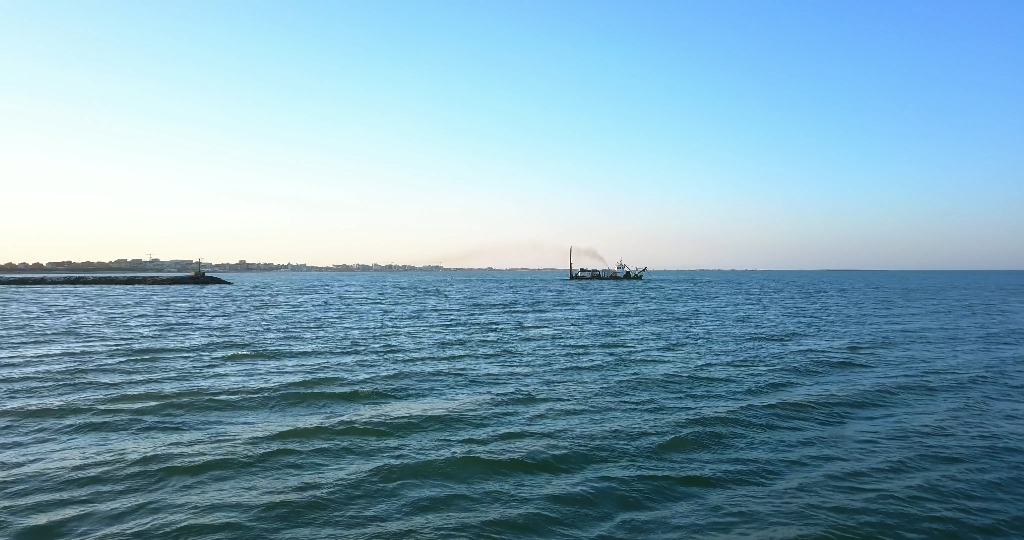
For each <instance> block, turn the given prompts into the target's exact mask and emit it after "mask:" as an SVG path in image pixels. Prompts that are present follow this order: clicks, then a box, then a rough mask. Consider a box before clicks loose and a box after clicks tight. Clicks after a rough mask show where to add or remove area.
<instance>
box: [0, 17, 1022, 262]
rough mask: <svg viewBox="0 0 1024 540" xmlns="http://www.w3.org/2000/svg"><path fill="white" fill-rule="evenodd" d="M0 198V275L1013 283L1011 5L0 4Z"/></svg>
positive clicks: (1017, 27) (1018, 65)
mask: <svg viewBox="0 0 1024 540" xmlns="http://www.w3.org/2000/svg"><path fill="white" fill-rule="evenodd" d="M0 193H2V195H0V230H2V231H4V232H3V233H0V262H6V261H14V262H21V261H22V260H26V261H34V260H41V261H44V262H45V261H47V260H62V259H68V258H71V259H75V260H86V259H90V260H94V259H111V258H120V257H141V256H143V255H144V254H145V253H153V254H154V256H158V257H163V258H179V257H180V258H195V257H198V256H203V257H204V258H207V259H213V260H234V259H241V258H244V259H248V260H272V261H276V262H288V261H291V262H298V261H303V262H310V263H321V264H326V263H341V262H355V261H361V262H382V263H384V262H392V261H393V262H405V263H430V262H434V263H436V262H444V263H445V264H448V265H461V264H474V265H477V264H479V265H491V264H493V265H498V266H506V265H512V266H519V265H544V266H548V265H552V266H553V265H559V264H562V265H564V264H565V261H563V259H564V254H563V253H564V249H563V248H567V247H568V245H570V244H575V245H583V246H590V247H593V248H596V249H598V250H599V251H601V252H602V253H603V254H604V255H605V256H606V257H608V258H617V257H619V256H624V257H625V258H626V259H627V262H630V261H632V262H634V263H639V264H645V265H650V266H657V267H672V268H693V267H726V268H728V267H757V268H823V267H844V268H849V267H856V268H1024V3H1022V2H1019V1H1012V2H977V1H972V2H966V1H965V2H894V1H885V2H844V3H840V2H817V1H815V2H710V1H708V2H592V1H588V2H547V1H545V2H478V1H472V2H470V1H467V2H442V1H436V2H435V1H427V2H423V1H416V2H287V3H286V2H268V3H258V2H66V3H65V2H49V1H39V2H29V1H22V2H5V3H2V4H0ZM15 231H17V232H16V233H15Z"/></svg>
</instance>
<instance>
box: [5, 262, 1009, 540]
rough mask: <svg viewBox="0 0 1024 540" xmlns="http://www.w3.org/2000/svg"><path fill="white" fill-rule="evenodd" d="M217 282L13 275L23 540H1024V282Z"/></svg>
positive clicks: (16, 461)
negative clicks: (41, 283)
mask: <svg viewBox="0 0 1024 540" xmlns="http://www.w3.org/2000/svg"><path fill="white" fill-rule="evenodd" d="M224 277H226V278H228V279H229V280H232V281H234V282H235V284H234V285H232V286H210V287H187V286H179V287H158V286H153V287H146V286H140V287H118V286H89V287H0V537H2V538H13V539H27V538H39V539H51V538H76V539H79V538H81V539H120V538H161V539H163V538H171V539H173V538H189V539H193V538H197V539H213V538H279V539H286V538H288V539H291V538H295V539H299V538H379V539H384V538H733V537H751V538H808V539H809V538H1021V537H1024V272H654V273H650V274H648V276H647V277H646V279H645V280H644V281H642V282H570V281H568V280H566V279H564V277H565V276H564V275H563V273H560V272H480V273H473V272H438V273H372V274H371V273H364V274H333V273H332V274H291V273H277V274H225V275H224Z"/></svg>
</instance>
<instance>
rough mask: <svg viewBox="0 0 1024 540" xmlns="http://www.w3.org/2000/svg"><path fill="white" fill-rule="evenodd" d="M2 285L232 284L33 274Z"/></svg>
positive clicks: (184, 279) (174, 278) (1, 280)
mask: <svg viewBox="0 0 1024 540" xmlns="http://www.w3.org/2000/svg"><path fill="white" fill-rule="evenodd" d="M0 285H231V282H230V281H225V280H223V279H221V278H219V277H215V276H207V275H200V276H31V277H0Z"/></svg>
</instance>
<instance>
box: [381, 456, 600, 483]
mask: <svg viewBox="0 0 1024 540" xmlns="http://www.w3.org/2000/svg"><path fill="white" fill-rule="evenodd" d="M591 462H592V460H591V459H590V458H589V456H587V455H586V454H583V453H581V452H569V453H565V454H556V455H553V456H549V457H544V458H539V459H525V458H488V457H482V456H475V455H466V456H453V457H447V458H439V459H427V460H422V461H414V462H411V463H397V464H389V465H381V466H378V467H376V468H374V469H373V470H372V471H371V473H370V476H371V477H372V478H373V479H374V481H376V482H379V483H382V484H394V483H398V482H404V481H409V480H419V481H425V480H458V481H469V480H471V479H480V478H489V477H506V476H518V475H559V474H570V473H573V472H576V471H579V470H581V469H582V468H585V467H586V466H587V465H588V464H590V463H591Z"/></svg>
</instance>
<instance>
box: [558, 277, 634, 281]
mask: <svg viewBox="0 0 1024 540" xmlns="http://www.w3.org/2000/svg"><path fill="white" fill-rule="evenodd" d="M643 278H644V277H643V276H629V277H624V276H608V277H583V276H572V277H570V278H569V280H570V281H640V280H641V279H643Z"/></svg>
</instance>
